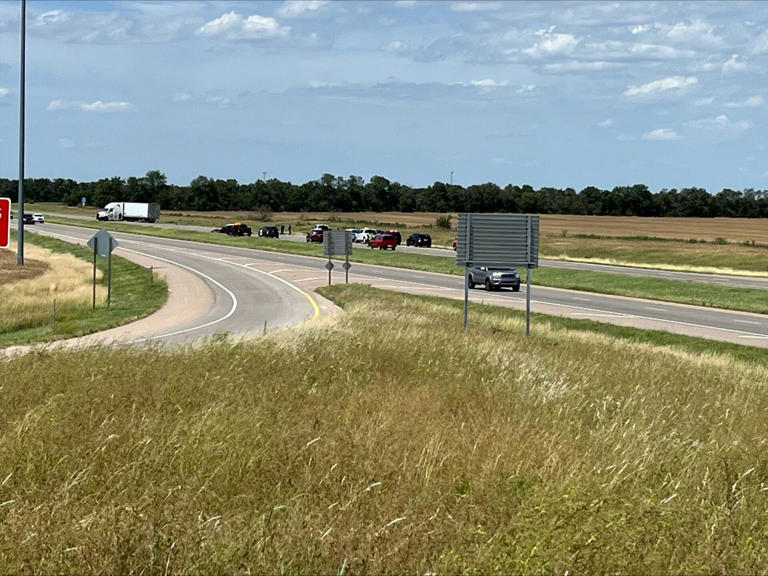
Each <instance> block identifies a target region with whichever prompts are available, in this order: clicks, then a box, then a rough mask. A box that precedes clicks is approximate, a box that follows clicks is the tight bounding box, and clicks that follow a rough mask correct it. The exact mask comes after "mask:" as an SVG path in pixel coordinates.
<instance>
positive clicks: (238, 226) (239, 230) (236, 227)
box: [211, 222, 253, 236]
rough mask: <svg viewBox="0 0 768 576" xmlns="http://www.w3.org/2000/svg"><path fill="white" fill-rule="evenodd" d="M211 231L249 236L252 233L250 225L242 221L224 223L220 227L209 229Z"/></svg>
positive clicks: (228, 234)
mask: <svg viewBox="0 0 768 576" xmlns="http://www.w3.org/2000/svg"><path fill="white" fill-rule="evenodd" d="M211 232H219V233H220V234H226V235H227V236H250V235H251V234H252V233H253V231H252V230H251V227H250V226H248V225H247V224H243V223H242V222H235V223H234V224H225V225H224V226H222V227H221V228H215V229H213V230H211Z"/></svg>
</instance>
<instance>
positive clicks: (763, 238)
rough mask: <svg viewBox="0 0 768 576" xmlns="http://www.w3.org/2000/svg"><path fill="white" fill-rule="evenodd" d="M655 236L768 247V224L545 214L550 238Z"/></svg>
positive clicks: (544, 228)
mask: <svg viewBox="0 0 768 576" xmlns="http://www.w3.org/2000/svg"><path fill="white" fill-rule="evenodd" d="M563 230H566V231H567V233H568V235H571V234H595V235H598V236H654V237H657V238H679V239H684V240H688V239H691V238H695V239H697V240H714V239H715V238H725V239H726V240H728V241H729V242H745V241H750V240H754V241H755V242H756V243H758V244H768V220H766V219H762V218H640V217H638V216H572V215H559V214H545V215H543V216H542V217H541V232H542V233H543V234H546V235H552V236H554V235H558V236H560V235H562V234H563Z"/></svg>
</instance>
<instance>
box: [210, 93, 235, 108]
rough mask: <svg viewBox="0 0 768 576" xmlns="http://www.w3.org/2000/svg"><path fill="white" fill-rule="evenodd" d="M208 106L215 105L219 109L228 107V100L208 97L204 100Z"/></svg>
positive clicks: (224, 97) (219, 97) (220, 97)
mask: <svg viewBox="0 0 768 576" xmlns="http://www.w3.org/2000/svg"><path fill="white" fill-rule="evenodd" d="M205 101H206V102H208V104H215V105H217V106H218V107H219V108H227V107H229V98H228V97H226V96H209V97H208V98H206V99H205Z"/></svg>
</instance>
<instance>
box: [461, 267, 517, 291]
mask: <svg viewBox="0 0 768 576" xmlns="http://www.w3.org/2000/svg"><path fill="white" fill-rule="evenodd" d="M467 281H468V284H469V287H470V288H474V287H475V286H476V285H478V284H479V285H481V286H484V287H485V289H486V290H488V291H489V292H490V291H491V290H501V289H502V288H512V290H513V291H514V292H518V291H519V290H520V274H518V273H517V270H515V269H514V268H489V267H487V266H470V267H469V270H467Z"/></svg>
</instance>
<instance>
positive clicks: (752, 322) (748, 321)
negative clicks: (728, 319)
mask: <svg viewBox="0 0 768 576" xmlns="http://www.w3.org/2000/svg"><path fill="white" fill-rule="evenodd" d="M734 322H738V323H739V324H754V325H755V326H760V322H755V321H754V320H736V319H734Z"/></svg>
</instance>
